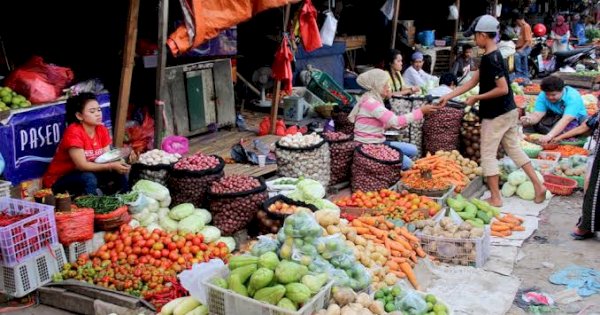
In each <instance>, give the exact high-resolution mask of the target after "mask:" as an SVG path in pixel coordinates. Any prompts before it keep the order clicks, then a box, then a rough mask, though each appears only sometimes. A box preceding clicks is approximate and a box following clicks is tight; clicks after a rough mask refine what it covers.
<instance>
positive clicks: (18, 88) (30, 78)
mask: <svg viewBox="0 0 600 315" xmlns="http://www.w3.org/2000/svg"><path fill="white" fill-rule="evenodd" d="M74 76H75V75H74V74H73V71H72V70H71V69H70V68H65V67H59V66H56V65H52V64H47V63H45V62H44V59H43V58H42V57H39V56H34V57H32V58H31V59H30V60H29V61H28V62H27V63H25V64H24V65H23V66H21V67H19V68H17V69H15V70H14V71H13V72H12V73H11V74H10V75H9V76H8V78H7V79H6V81H5V82H4V84H5V85H6V86H8V87H10V88H11V89H13V90H14V91H15V92H17V93H19V94H21V95H23V96H25V97H26V98H27V99H28V100H29V101H30V102H31V103H33V104H41V103H47V102H51V101H54V100H56V99H57V98H58V97H59V96H60V95H61V93H62V90H63V89H64V88H65V87H67V86H68V85H69V83H71V81H72V80H73V78H74Z"/></svg>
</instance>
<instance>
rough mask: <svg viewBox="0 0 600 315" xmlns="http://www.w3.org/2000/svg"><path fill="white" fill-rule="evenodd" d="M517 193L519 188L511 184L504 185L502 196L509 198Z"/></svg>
mask: <svg viewBox="0 0 600 315" xmlns="http://www.w3.org/2000/svg"><path fill="white" fill-rule="evenodd" d="M516 191H517V187H515V186H513V185H511V184H510V183H504V185H502V196H504V197H506V198H508V197H511V196H512V195H514V194H515V192H516Z"/></svg>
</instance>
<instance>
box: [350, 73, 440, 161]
mask: <svg viewBox="0 0 600 315" xmlns="http://www.w3.org/2000/svg"><path fill="white" fill-rule="evenodd" d="M356 82H357V83H358V84H359V85H360V86H361V87H362V88H364V89H365V90H367V92H365V94H363V95H362V96H361V98H360V99H359V100H358V103H357V104H356V106H354V108H353V109H352V112H350V114H349V115H348V119H349V120H350V121H351V122H353V123H354V140H355V141H358V142H360V143H376V144H377V143H386V144H388V145H389V146H391V147H394V148H396V149H399V150H401V151H402V153H403V154H404V160H403V162H402V168H403V169H408V168H410V167H411V166H412V161H411V160H410V157H411V156H415V155H416V154H417V147H416V146H415V145H413V144H410V143H404V142H396V141H393V142H387V141H386V139H385V135H384V132H385V130H386V129H387V128H396V129H400V128H402V127H405V126H407V125H408V124H410V123H412V122H414V121H417V120H421V119H423V115H427V114H429V113H432V112H434V111H436V110H437V106H433V105H423V106H422V107H421V108H420V109H416V110H414V111H413V112H412V113H409V114H406V115H401V116H396V115H394V113H393V112H391V111H389V110H388V109H386V108H385V105H384V99H385V98H390V97H391V96H392V91H391V87H390V76H389V74H388V73H387V72H385V71H383V70H381V69H373V70H369V71H367V72H364V73H362V74H360V75H359V76H358V78H357V79H356Z"/></svg>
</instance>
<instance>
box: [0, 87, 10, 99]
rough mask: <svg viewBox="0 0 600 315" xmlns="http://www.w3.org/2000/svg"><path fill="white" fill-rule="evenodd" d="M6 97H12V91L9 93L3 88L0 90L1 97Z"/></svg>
mask: <svg viewBox="0 0 600 315" xmlns="http://www.w3.org/2000/svg"><path fill="white" fill-rule="evenodd" d="M6 95H10V91H7V90H5V89H4V88H1V89H0V97H5V96H6Z"/></svg>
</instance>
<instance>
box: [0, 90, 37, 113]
mask: <svg viewBox="0 0 600 315" xmlns="http://www.w3.org/2000/svg"><path fill="white" fill-rule="evenodd" d="M28 107H31V102H30V101H29V100H27V98H25V96H23V95H19V94H17V92H15V91H13V90H12V89H11V88H9V87H8V86H4V87H1V88H0V112H2V111H5V110H11V109H19V108H28Z"/></svg>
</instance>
